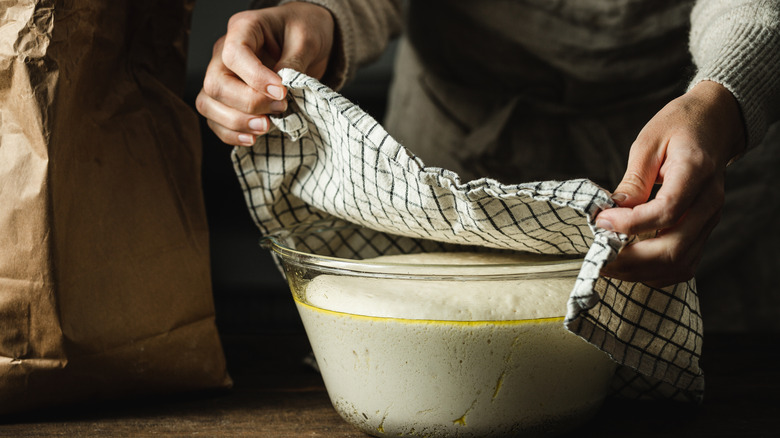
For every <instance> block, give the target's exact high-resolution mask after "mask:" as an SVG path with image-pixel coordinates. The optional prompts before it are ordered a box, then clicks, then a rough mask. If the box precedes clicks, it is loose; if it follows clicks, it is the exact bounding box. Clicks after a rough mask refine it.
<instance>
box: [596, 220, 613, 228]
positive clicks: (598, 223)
mask: <svg viewBox="0 0 780 438" xmlns="http://www.w3.org/2000/svg"><path fill="white" fill-rule="evenodd" d="M596 227H598V228H601V229H604V230H607V231H615V227H614V226H612V222H610V221H608V220H606V219H596Z"/></svg>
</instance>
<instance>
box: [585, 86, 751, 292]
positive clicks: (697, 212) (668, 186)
mask: <svg viewBox="0 0 780 438" xmlns="http://www.w3.org/2000/svg"><path fill="white" fill-rule="evenodd" d="M744 148H745V127H744V123H743V121H742V115H741V112H740V109H739V104H738V103H737V101H736V99H735V98H734V96H733V95H732V94H731V92H729V91H728V90H727V89H726V88H724V87H723V86H722V85H720V84H718V83H715V82H711V81H703V82H700V83H698V84H697V85H696V86H695V87H694V88H693V89H691V90H690V91H689V92H688V93H686V94H684V95H682V96H680V97H679V98H677V99H675V100H673V101H672V102H670V103H669V104H667V105H666V106H665V107H664V108H663V109H661V111H659V112H658V113H657V114H656V115H655V116H654V117H653V118H652V119H651V120H650V121H649V122H648V123H647V125H645V127H644V128H643V129H642V131H641V132H640V133H639V135H638V137H637V139H636V140H635V141H634V144H633V145H632V146H631V150H630V152H629V158H628V168H627V170H626V173H625V175H624V176H623V180H622V181H621V182H620V184H619V185H618V187H617V189H616V190H615V192H614V194H613V200H614V201H615V202H616V203H617V205H618V207H616V208H611V209H607V210H604V211H602V212H601V213H599V214H598V216H597V217H596V226H597V227H600V228H604V229H607V230H614V231H618V232H621V233H625V234H628V235H642V234H647V233H653V234H655V237H654V238H649V239H645V240H640V241H637V242H636V243H633V244H631V245H628V246H626V247H625V248H624V249H623V250H622V251H621V252H620V254H618V257H617V258H616V259H615V260H614V261H612V262H610V263H609V264H607V265H606V266H605V267H604V268H603V269H602V274H603V275H606V276H608V277H614V278H618V279H621V280H627V281H641V282H644V283H647V284H649V285H651V286H655V287H663V286H667V285H670V284H674V283H679V282H683V281H687V280H689V279H690V278H691V277H693V275H694V272H695V271H696V267H697V266H698V264H699V260H700V259H701V256H702V251H703V248H704V243H705V242H706V240H707V238H708V237H709V235H710V233H711V232H712V230H713V228H715V225H716V224H717V223H718V221H719V219H720V213H721V209H722V208H723V202H724V179H725V172H726V165H727V164H728V163H729V161H730V160H732V159H733V158H734V157H736V156H737V155H739V154H740V153H741V152H742V151H743V150H744ZM655 184H660V188H659V190H658V191H657V194H656V196H655V197H654V198H653V199H652V200H649V201H648V199H649V198H650V194H651V191H652V189H653V186H654V185H655Z"/></svg>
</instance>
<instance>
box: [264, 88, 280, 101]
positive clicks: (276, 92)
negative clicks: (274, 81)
mask: <svg viewBox="0 0 780 438" xmlns="http://www.w3.org/2000/svg"><path fill="white" fill-rule="evenodd" d="M265 91H267V92H268V94H269V95H270V96H271V97H273V98H274V99H276V100H282V99H284V89H283V88H282V87H280V86H278V85H269V86H267V87H265Z"/></svg>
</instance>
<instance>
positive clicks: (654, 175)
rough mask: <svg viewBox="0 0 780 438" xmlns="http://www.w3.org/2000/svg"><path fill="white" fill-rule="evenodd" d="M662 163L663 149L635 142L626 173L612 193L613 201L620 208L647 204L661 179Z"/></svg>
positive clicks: (629, 155)
mask: <svg viewBox="0 0 780 438" xmlns="http://www.w3.org/2000/svg"><path fill="white" fill-rule="evenodd" d="M662 163H663V150H662V148H657V147H654V145H651V144H646V143H641V142H640V141H639V140H637V141H636V142H634V144H633V145H632V146H631V151H630V152H629V154H628V166H627V168H626V173H625V174H624V175H623V179H622V180H621V181H620V184H618V186H617V188H616V189H615V191H614V192H613V193H612V200H613V201H615V203H617V204H618V206H620V207H635V206H637V205H639V204H643V203H645V202H647V200H648V199H650V193H651V192H652V190H653V186H654V185H655V183H656V181H657V180H658V179H659V176H658V174H659V171H660V169H661V164H662Z"/></svg>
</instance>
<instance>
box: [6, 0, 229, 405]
mask: <svg viewBox="0 0 780 438" xmlns="http://www.w3.org/2000/svg"><path fill="white" fill-rule="evenodd" d="M192 7H193V1H190V0H169V1H159V0H143V1H138V0H136V1H132V0H122V1H117V0H69V1H54V0H26V1H22V0H19V1H4V2H2V3H0V413H9V412H16V411H20V410H24V409H29V408H32V407H38V406H45V405H51V404H55V403H61V402H65V401H73V400H85V399H93V398H102V397H112V398H113V397H117V396H121V395H127V394H138V393H159V392H170V391H180V390H193V389H201V388H214V387H224V386H228V385H229V384H230V379H229V377H228V376H227V373H226V369H225V360H224V356H223V354H222V350H221V345H220V341H219V338H218V336H217V331H216V327H215V324H214V307H213V301H212V296H211V280H210V274H209V259H208V257H209V249H208V235H207V226H206V215H205V210H204V205H203V200H202V192H201V184H200V136H199V130H198V123H197V118H196V116H195V114H194V113H193V112H192V110H191V109H190V108H189V107H188V106H187V105H186V104H185V103H184V102H183V101H182V100H181V98H180V95H181V93H182V92H183V86H184V80H183V79H184V68H185V55H186V37H187V32H188V27H189V20H190V14H191V12H192Z"/></svg>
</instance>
